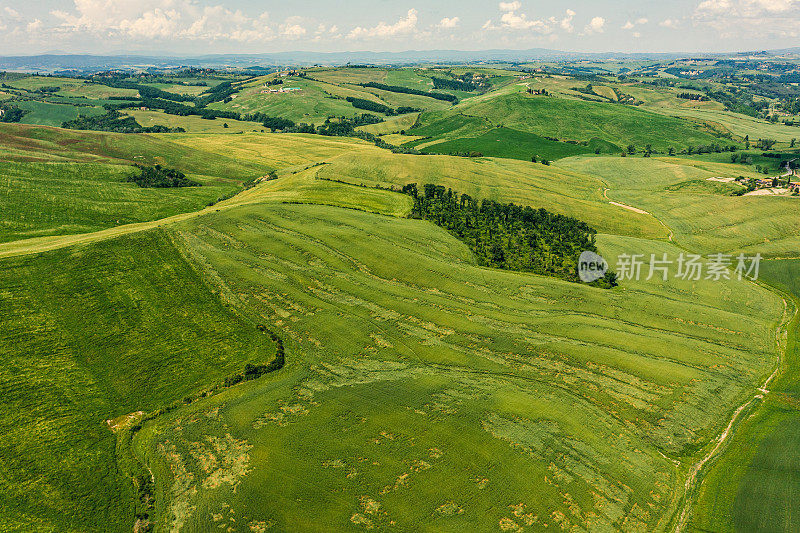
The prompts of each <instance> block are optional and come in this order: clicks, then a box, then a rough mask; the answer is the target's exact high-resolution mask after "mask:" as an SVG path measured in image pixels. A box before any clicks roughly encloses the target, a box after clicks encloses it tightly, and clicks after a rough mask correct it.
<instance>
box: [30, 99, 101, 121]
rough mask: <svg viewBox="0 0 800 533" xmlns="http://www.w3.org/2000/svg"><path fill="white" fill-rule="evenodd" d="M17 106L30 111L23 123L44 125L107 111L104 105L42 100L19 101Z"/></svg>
mask: <svg viewBox="0 0 800 533" xmlns="http://www.w3.org/2000/svg"><path fill="white" fill-rule="evenodd" d="M15 105H17V107H19V108H20V109H26V110H28V111H30V113H28V114H27V115H25V116H24V117H22V120H21V122H22V123H23V124H41V125H44V126H61V124H62V123H64V122H66V121H68V120H74V119H76V118H78V116H79V115H86V116H95V115H102V114H104V113H105V112H106V110H105V109H103V108H102V107H78V106H74V105H68V104H51V103H48V102H40V101H33V100H29V101H25V102H19V103H17V104H15Z"/></svg>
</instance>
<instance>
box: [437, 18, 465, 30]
mask: <svg viewBox="0 0 800 533" xmlns="http://www.w3.org/2000/svg"><path fill="white" fill-rule="evenodd" d="M460 22H461V19H460V18H458V17H451V18H448V17H445V18H443V19H442V20H441V21H439V24H437V25H436V27H437V28H439V29H440V30H450V29H453V28H455V27H457V26H458V24H459V23H460Z"/></svg>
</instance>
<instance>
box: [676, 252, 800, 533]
mask: <svg viewBox="0 0 800 533" xmlns="http://www.w3.org/2000/svg"><path fill="white" fill-rule="evenodd" d="M761 279H762V280H764V281H765V282H767V283H769V284H771V285H773V286H774V287H776V288H777V289H778V290H780V291H782V293H783V295H784V297H785V298H787V303H788V305H789V307H788V308H787V315H788V317H790V318H791V317H792V314H793V313H795V312H796V310H797V308H798V305H800V284H799V281H800V261H798V260H774V261H767V262H765V263H764V264H763V267H762V271H761ZM792 300H793V301H792ZM799 328H800V321H799V320H798V315H796V314H795V315H794V318H793V320H792V321H791V322H790V323H789V325H788V327H787V329H786V331H785V336H784V337H783V338H782V343H783V347H784V349H785V352H784V354H785V355H784V358H783V361H782V368H783V372H782V373H781V374H779V375H778V376H777V377H776V378H775V380H773V381H772V382H771V384H770V385H769V390H770V391H771V392H770V394H769V395H768V396H767V397H766V398H764V399H763V400H761V403H760V404H759V407H758V410H757V411H755V412H753V413H752V415H751V416H749V417H748V418H747V419H746V420H744V421H743V423H742V425H741V428H740V429H739V430H738V431H737V433H736V435H735V436H734V438H733V439H732V441H731V443H730V445H729V447H728V449H726V451H725V453H724V454H723V455H722V456H721V457H720V458H719V460H718V461H717V462H716V463H715V464H714V465H713V466H712V467H711V469H710V470H709V472H708V475H707V478H706V480H705V482H704V484H703V486H702V488H701V490H700V492H699V495H698V498H697V503H696V505H695V508H694V513H693V515H692V521H691V526H692V527H696V528H697V529H699V530H713V531H752V532H766V531H793V530H796V529H797V528H798V527H800V521H799V520H800V517H798V516H797V512H796V505H795V502H796V495H797V493H798V490H800V454H798V449H800V448H798V442H799V441H798V439H800V417H798V409H800V388H799V387H798V383H799V382H798V377H799V376H798V362H799V361H800V359H799V358H800V344H798V332H800V329H799Z"/></svg>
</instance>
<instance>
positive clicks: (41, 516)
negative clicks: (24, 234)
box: [0, 231, 274, 531]
mask: <svg viewBox="0 0 800 533" xmlns="http://www.w3.org/2000/svg"><path fill="white" fill-rule="evenodd" d="M2 265H3V268H2V269H0V277H2V280H1V281H0V287H3V292H4V297H3V298H2V299H1V300H0V309H2V315H3V317H4V318H3V320H2V322H0V357H1V358H2V361H3V365H2V370H0V391H2V395H0V403H2V409H0V427H1V428H2V433H3V434H4V435H5V436H6V438H5V439H3V441H2V443H0V471H2V473H3V475H2V482H0V509H2V514H3V527H4V529H8V530H17V531H22V530H24V531H31V530H37V529H41V530H47V531H53V530H57V531H130V530H131V528H132V525H133V503H134V500H135V494H134V493H133V485H132V481H131V480H130V479H127V478H126V477H125V476H124V475H123V472H124V470H123V467H124V464H123V463H118V459H120V458H119V457H117V449H116V442H115V441H116V439H115V436H114V434H113V433H112V431H111V429H110V428H109V425H108V424H107V423H106V420H107V419H114V418H116V417H120V416H122V415H126V414H129V413H134V412H136V411H151V410H154V409H156V408H159V407H164V406H166V405H169V404H170V403H172V402H175V401H179V400H181V399H182V398H183V397H184V396H186V395H188V394H192V393H194V392H197V391H198V390H202V389H204V388H206V387H209V386H211V385H212V384H215V383H217V382H218V381H221V380H222V379H223V378H224V377H226V376H227V375H229V374H231V373H234V372H238V371H241V369H242V367H243V366H244V364H245V363H246V362H257V363H263V362H265V359H267V360H270V359H271V358H272V357H273V354H274V348H273V346H272V344H271V342H270V341H269V338H268V337H266V336H265V335H263V334H261V333H259V332H258V331H257V330H256V328H255V325H254V324H252V323H248V322H245V321H243V320H241V319H240V318H238V317H237V316H236V315H234V314H232V313H231V312H230V311H229V310H228V309H227V308H226V307H225V306H224V305H223V304H222V303H221V302H220V301H219V299H218V298H217V297H216V296H215V295H214V294H213V293H212V292H211V291H210V290H209V289H208V287H207V286H206V285H205V282H204V281H203V280H202V279H201V278H200V277H198V276H197V274H196V272H195V271H194V270H193V269H192V268H191V267H190V266H189V264H187V263H186V261H185V260H184V259H183V258H182V257H181V255H180V254H179V253H178V251H177V250H176V249H175V248H174V246H173V245H172V243H171V242H170V240H169V238H168V237H167V236H166V235H165V234H164V233H162V232H159V231H155V232H149V233H141V234H138V235H135V236H131V237H124V238H120V239H117V240H113V241H108V242H104V243H100V244H96V245H92V246H89V247H83V248H72V249H67V250H60V251H57V252H52V253H48V254H44V255H38V256H31V257H24V258H16V259H6V260H3V262H2Z"/></svg>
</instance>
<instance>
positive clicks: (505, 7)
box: [499, 2, 522, 11]
mask: <svg viewBox="0 0 800 533" xmlns="http://www.w3.org/2000/svg"><path fill="white" fill-rule="evenodd" d="M499 7H500V11H519V10H520V9H521V8H522V2H500V5H499Z"/></svg>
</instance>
